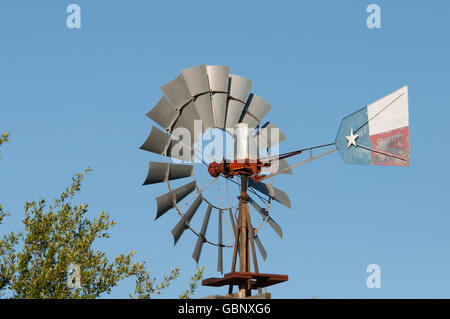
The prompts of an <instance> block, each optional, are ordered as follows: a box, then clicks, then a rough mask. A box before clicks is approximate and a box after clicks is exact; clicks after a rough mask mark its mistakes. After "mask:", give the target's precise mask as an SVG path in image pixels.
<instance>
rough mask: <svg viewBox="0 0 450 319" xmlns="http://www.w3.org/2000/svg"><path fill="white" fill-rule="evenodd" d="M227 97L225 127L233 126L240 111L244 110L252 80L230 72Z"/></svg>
mask: <svg viewBox="0 0 450 319" xmlns="http://www.w3.org/2000/svg"><path fill="white" fill-rule="evenodd" d="M229 81H230V82H229V88H230V93H229V99H228V105H227V120H226V124H225V125H226V128H227V129H228V128H233V129H234V127H235V126H236V124H237V123H238V122H239V119H240V118H241V115H242V112H243V111H244V107H245V103H246V101H247V97H248V94H249V92H250V88H251V87H252V81H250V80H249V79H246V78H244V77H241V76H238V75H234V74H231V75H230V80H229Z"/></svg>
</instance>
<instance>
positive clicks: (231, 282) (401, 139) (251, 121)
mask: <svg viewBox="0 0 450 319" xmlns="http://www.w3.org/2000/svg"><path fill="white" fill-rule="evenodd" d="M251 86H252V82H251V81H250V80H248V79H246V78H244V77H241V76H238V75H234V74H230V73H229V68H228V67H226V66H213V65H199V66H195V67H191V68H188V69H185V70H183V71H181V74H180V75H179V76H178V77H176V78H175V79H174V80H172V81H171V82H169V83H167V84H165V85H163V86H162V87H161V90H162V91H163V93H164V95H163V96H162V97H161V99H160V100H159V102H158V103H157V104H156V106H155V107H154V108H153V109H152V110H150V111H149V112H148V113H147V116H148V117H149V118H151V119H152V120H153V121H154V122H155V123H157V124H158V125H159V126H160V127H161V129H159V128H157V127H155V126H153V127H152V128H151V131H150V134H149V136H148V138H147V140H146V141H145V142H144V144H143V145H142V146H141V149H143V150H146V151H149V152H152V153H156V154H159V155H161V156H162V157H163V161H162V162H153V161H152V162H150V163H149V170H148V175H147V178H146V179H145V182H144V185H148V184H155V183H166V184H167V186H168V192H167V193H165V194H163V195H161V196H159V197H157V198H156V203H157V213H156V219H158V218H160V217H161V216H163V215H164V214H166V213H167V212H168V211H169V210H172V209H173V210H175V211H176V212H177V213H178V215H179V221H178V223H177V224H176V225H175V226H174V228H173V229H172V231H171V232H172V235H173V238H174V242H175V244H176V243H177V242H178V240H179V239H180V238H181V236H182V235H183V233H184V232H185V231H186V230H190V231H191V232H192V233H193V234H194V235H196V236H197V237H198V238H197V242H196V244H195V246H194V248H193V254H192V257H193V259H194V260H195V261H196V262H197V263H198V261H199V258H200V255H201V252H202V249H203V245H204V244H205V243H207V244H210V245H212V246H215V247H217V270H218V271H219V272H221V273H223V248H232V249H233V257H232V260H231V264H232V265H231V272H230V273H227V274H225V275H224V277H223V278H209V279H205V280H203V283H202V284H203V285H205V286H229V290H228V292H229V296H232V293H233V286H238V288H239V291H238V293H237V294H234V295H235V296H236V295H237V296H239V297H248V296H250V295H251V291H252V290H253V289H257V290H258V292H259V293H261V288H264V287H267V286H270V285H273V284H277V283H281V282H284V281H287V280H288V276H287V275H277V274H267V273H260V271H259V266H258V260H257V255H256V249H255V247H258V250H259V252H260V254H261V256H262V258H263V259H266V257H267V252H266V250H265V248H264V246H263V245H262V242H261V240H260V236H259V233H260V229H261V225H262V224H263V223H267V224H268V225H269V226H270V227H271V228H272V229H273V230H274V231H275V232H276V233H277V234H278V235H279V236H280V237H282V230H281V227H280V226H279V225H278V224H277V222H276V221H275V220H274V219H273V218H272V216H271V215H270V214H269V210H270V208H271V206H272V204H273V202H276V203H277V204H281V205H284V206H286V207H288V208H290V207H291V203H290V200H289V197H288V195H287V194H286V193H285V192H284V191H283V190H281V189H280V188H277V187H275V186H274V177H275V176H277V175H279V174H292V169H293V168H295V167H298V166H300V165H303V164H305V163H308V162H310V161H312V160H315V159H318V158H320V157H323V156H325V155H328V154H330V153H332V152H334V151H336V150H337V151H338V153H339V154H340V156H341V157H342V159H343V160H344V162H345V163H347V164H372V165H394V166H408V165H409V120H408V89H407V87H406V86H405V87H403V88H401V89H399V90H397V91H395V92H393V93H391V94H389V95H387V96H386V97H384V98H382V99H380V100H378V101H376V102H374V103H372V104H369V105H368V106H366V107H364V108H362V109H360V110H359V111H357V112H355V113H353V114H351V115H349V116H347V117H345V118H344V119H343V120H342V122H341V125H340V127H339V130H338V133H337V136H336V138H335V141H334V142H332V143H328V144H323V145H317V146H313V147H308V148H303V149H299V150H294V151H292V152H288V153H281V154H280V153H279V152H278V151H277V152H275V154H273V153H274V152H271V151H272V150H273V149H274V148H276V146H277V145H278V144H279V143H280V142H282V141H283V140H285V138H286V137H285V135H284V134H283V133H282V132H281V130H280V129H279V128H278V127H277V126H276V125H275V124H273V123H271V122H265V123H264V124H263V122H262V120H263V119H264V118H265V116H266V115H267V114H268V113H269V111H270V110H271V106H270V105H269V103H268V102H267V101H265V100H264V99H263V98H262V97H260V96H258V95H256V94H253V93H250V88H251ZM177 130H184V132H185V133H187V136H188V137H185V136H184V137H183V138H180V135H179V134H175V133H176V132H177ZM211 130H219V131H220V132H226V133H224V134H225V135H226V136H231V137H232V138H233V139H234V149H233V150H234V154H233V156H232V157H229V156H228V155H227V154H225V152H222V153H221V155H220V158H217V157H214V156H211V155H208V154H206V153H205V152H204V149H202V147H198V146H197V142H198V140H199V139H200V140H201V137H202V135H203V134H206V132H208V131H211ZM323 148H326V150H324V151H322V152H321V153H319V154H315V152H316V151H317V150H319V149H323ZM302 153H308V158H307V159H306V160H303V161H301V162H299V163H297V164H294V165H289V164H288V162H287V161H286V159H287V158H289V157H293V156H295V155H299V154H302ZM205 155H206V156H205ZM206 157H209V159H206ZM170 158H171V159H172V162H169V161H170ZM208 160H209V162H208ZM194 167H199V168H198V169H199V170H200V171H201V172H203V173H204V174H205V177H204V179H203V180H202V181H200V179H198V178H196V173H195V170H194ZM187 178H191V179H192V181H190V182H188V183H186V184H183V185H181V186H179V187H174V186H173V185H172V183H173V182H174V181H175V180H178V179H183V180H185V179H187ZM208 178H209V179H210V181H209V182H208ZM219 180H221V181H222V182H223V181H225V184H226V187H225V188H226V191H227V194H226V195H227V196H225V194H221V193H222V192H223V191H221V189H224V187H222V188H221V187H220V184H219ZM215 184H216V185H217V190H213V192H214V193H217V195H218V198H219V199H220V200H219V202H217V201H213V200H212V199H211V198H210V197H208V196H207V195H206V194H207V191H206V190H207V189H208V188H209V187H210V186H211V185H215ZM229 184H230V185H229ZM231 184H235V185H231ZM231 186H234V188H235V189H237V190H238V193H237V194H236V195H232V194H231V192H230V191H229V189H230V188H231ZM225 197H226V198H227V199H228V202H226V203H225ZM230 197H232V198H236V199H237V202H236V203H235V204H231V202H230ZM249 204H250V205H249ZM201 205H203V206H205V209H204V212H205V213H204V215H203V219H202V223H201V228H200V229H198V228H197V229H196V228H195V227H193V219H194V216H195V215H196V213H197V212H198V211H199V208H200V206H201ZM249 206H251V207H252V208H253V210H254V211H255V212H256V213H257V214H258V215H260V217H262V219H261V222H260V224H259V226H257V227H254V225H253V224H252V219H251V214H250V209H249ZM212 215H214V216H216V217H217V239H211V238H210V236H207V235H206V232H207V230H208V225H209V223H210V220H211V216H212ZM227 220H229V221H228V222H227ZM227 224H228V226H229V227H228V229H229V232H230V233H232V235H230V238H229V240H228V243H227V244H226V243H224V241H223V228H224V225H225V226H226V225H227ZM237 263H239V268H238V271H236V266H237ZM251 263H253V271H252V270H251Z"/></svg>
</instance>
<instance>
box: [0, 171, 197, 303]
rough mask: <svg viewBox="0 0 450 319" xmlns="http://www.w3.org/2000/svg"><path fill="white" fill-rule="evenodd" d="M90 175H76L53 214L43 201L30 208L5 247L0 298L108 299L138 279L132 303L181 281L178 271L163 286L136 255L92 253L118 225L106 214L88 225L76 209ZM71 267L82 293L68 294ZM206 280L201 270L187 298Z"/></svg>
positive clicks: (0, 258) (1, 248) (0, 252)
mask: <svg viewBox="0 0 450 319" xmlns="http://www.w3.org/2000/svg"><path fill="white" fill-rule="evenodd" d="M89 171H90V169H88V170H85V171H83V172H82V173H80V174H75V177H74V178H73V180H72V184H71V186H70V187H68V188H66V190H65V191H64V192H63V193H62V194H61V195H60V196H59V197H58V198H56V199H55V200H54V201H53V204H52V205H50V206H49V207H48V208H47V205H46V202H45V200H44V199H41V200H39V201H37V202H35V201H33V202H26V204H25V218H24V220H23V223H24V226H25V231H24V234H19V233H17V234H15V233H11V234H9V235H8V236H4V237H3V240H2V241H1V242H0V292H1V291H2V290H3V291H7V292H8V293H9V294H10V295H11V296H12V297H13V298H96V297H99V296H101V295H102V294H105V293H106V294H109V293H110V292H111V289H112V288H113V287H115V286H117V285H118V283H119V282H120V281H121V280H123V279H125V278H129V277H135V279H136V288H135V291H134V294H132V295H131V294H130V297H131V298H150V297H152V296H153V295H155V294H159V293H160V292H161V290H162V289H164V288H166V287H168V286H169V285H170V284H171V282H172V281H173V280H174V279H176V278H177V277H179V275H180V272H179V269H178V268H176V269H173V270H172V271H171V272H170V275H168V276H164V278H163V280H162V281H161V283H159V284H158V282H157V280H156V279H153V278H151V277H150V272H149V271H148V270H147V268H146V265H145V262H136V261H133V256H134V254H135V253H134V251H132V252H130V253H129V254H126V255H123V254H121V255H119V256H117V257H115V258H114V259H113V260H109V259H108V258H107V257H106V255H105V253H104V252H101V251H99V250H96V249H95V248H94V247H93V243H94V241H95V240H96V239H99V238H108V237H109V234H108V230H109V229H110V228H111V227H112V226H114V225H115V222H114V221H113V220H111V218H110V216H109V215H108V214H107V213H105V212H103V211H102V212H100V214H99V216H98V218H95V219H94V220H89V219H88V218H87V217H86V213H87V208H88V205H87V204H86V203H83V204H81V205H73V204H72V203H71V202H72V199H73V197H74V195H75V194H76V192H77V191H79V190H80V186H81V182H82V180H83V178H84V176H85V174H86V173H87V172H89ZM2 213H3V211H2V210H0V222H1V220H2V219H3V217H4V216H5V214H2ZM16 246H20V249H18V250H16V249H15V247H16ZM71 264H72V265H73V264H75V265H78V267H79V269H80V273H81V276H80V287H79V288H69V285H68V279H72V278H71V277H69V275H68V269H69V268H70V265H71ZM201 274H202V269H201V270H200V271H199V270H197V273H196V275H195V276H194V277H193V278H192V280H193V282H191V286H190V287H191V288H190V289H189V290H187V291H186V293H185V294H183V296H184V295H186V296H187V297H189V296H190V295H191V294H192V293H193V292H194V290H195V288H196V287H197V286H196V283H197V282H198V281H199V280H200V279H201ZM180 297H181V296H180Z"/></svg>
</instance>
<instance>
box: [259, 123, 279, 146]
mask: <svg viewBox="0 0 450 319" xmlns="http://www.w3.org/2000/svg"><path fill="white" fill-rule="evenodd" d="M256 135H257V136H258V146H259V149H266V148H268V147H271V146H272V145H275V144H278V143H280V142H282V141H284V140H285V139H286V136H285V135H284V134H283V132H282V131H281V129H280V128H279V127H277V126H276V125H275V124H273V123H270V122H267V123H266V124H264V125H263V126H262V128H261V129H260V130H259V131H258V133H257V134H256Z"/></svg>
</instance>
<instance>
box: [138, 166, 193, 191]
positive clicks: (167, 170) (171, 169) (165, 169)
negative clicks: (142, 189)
mask: <svg viewBox="0 0 450 319" xmlns="http://www.w3.org/2000/svg"><path fill="white" fill-rule="evenodd" d="M192 170H193V166H192V165H184V164H172V163H159V162H150V163H149V167H148V174H147V178H146V179H145V181H144V184H143V185H149V184H155V183H162V182H167V181H168V180H175V179H179V178H184V177H189V176H191V175H192Z"/></svg>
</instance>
